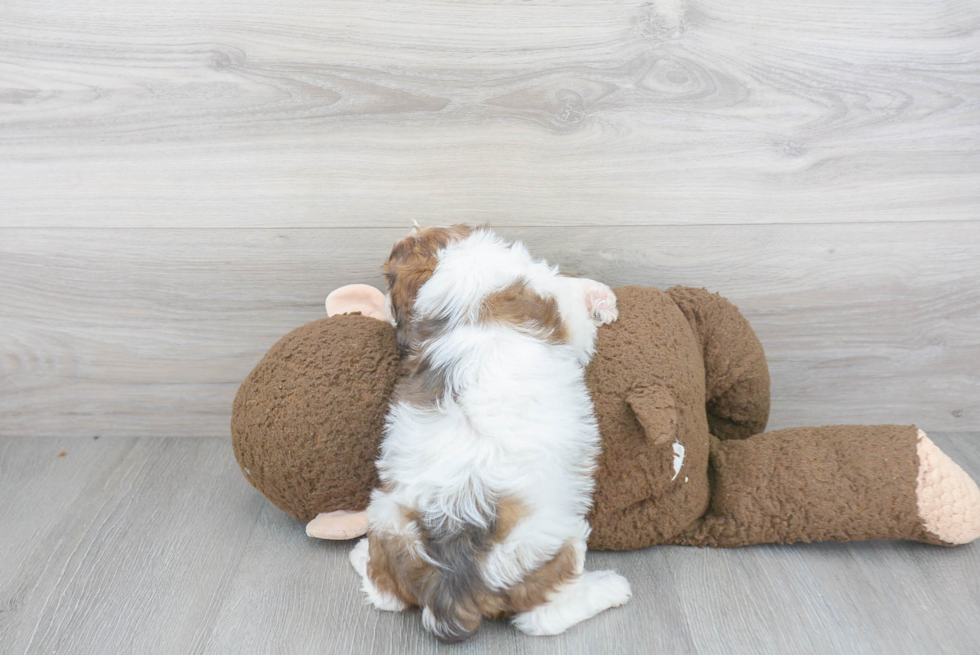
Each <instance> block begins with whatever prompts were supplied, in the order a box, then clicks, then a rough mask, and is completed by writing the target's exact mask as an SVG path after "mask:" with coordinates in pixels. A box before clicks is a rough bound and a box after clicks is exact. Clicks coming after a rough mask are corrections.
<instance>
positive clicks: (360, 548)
mask: <svg viewBox="0 0 980 655" xmlns="http://www.w3.org/2000/svg"><path fill="white" fill-rule="evenodd" d="M349 557H350V563H351V566H353V567H354V570H355V571H357V572H358V574H359V575H360V576H361V577H362V578H366V577H367V564H368V557H369V555H368V540H367V537H364V538H363V539H361V540H360V541H358V542H357V543H356V544H355V545H354V548H352V549H351V551H350V555H349Z"/></svg>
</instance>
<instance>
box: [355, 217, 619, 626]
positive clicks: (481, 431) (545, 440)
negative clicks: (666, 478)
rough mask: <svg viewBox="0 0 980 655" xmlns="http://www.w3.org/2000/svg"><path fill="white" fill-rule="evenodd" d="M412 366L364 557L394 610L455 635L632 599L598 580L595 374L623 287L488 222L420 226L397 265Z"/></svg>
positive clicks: (388, 444) (367, 571) (401, 320)
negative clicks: (543, 253)
mask: <svg viewBox="0 0 980 655" xmlns="http://www.w3.org/2000/svg"><path fill="white" fill-rule="evenodd" d="M384 273H385V277H386V279H387V282H388V293H389V298H390V306H391V307H390V311H391V318H392V321H393V323H394V324H395V325H396V327H397V329H398V339H399V343H400V345H401V347H402V349H403V353H404V362H405V366H406V367H407V371H406V374H405V375H404V376H403V377H402V379H401V380H400V381H399V382H398V384H397V386H396V387H395V390H394V396H393V400H392V403H391V406H390V408H389V412H388V416H387V419H386V425H385V433H384V440H383V443H382V446H381V455H380V458H379V460H378V462H377V466H378V471H379V475H380V479H381V485H380V488H379V489H376V490H375V491H374V492H373V494H372V497H371V503H370V505H369V507H368V510H367V511H368V521H369V529H368V537H367V538H365V539H362V540H361V541H360V542H359V543H358V544H357V546H355V548H354V549H353V551H351V563H352V564H353V565H354V568H355V569H356V570H357V572H358V573H360V575H361V576H362V578H363V584H362V587H363V589H364V591H365V593H366V594H367V596H368V598H369V599H370V600H371V601H372V602H373V603H374V604H375V605H376V606H377V607H378V608H380V609H384V610H394V611H399V610H403V609H406V608H408V607H410V606H413V605H418V606H421V607H422V608H423V611H422V622H423V625H424V626H425V628H426V629H427V630H428V631H429V632H431V633H433V634H434V635H435V636H436V637H438V638H439V639H441V640H443V641H459V640H462V639H466V638H467V637H469V636H471V635H472V634H473V633H474V632H476V630H477V629H478V627H479V625H480V621H481V619H482V618H498V617H503V616H512V622H513V624H514V625H515V626H516V627H517V628H519V629H520V630H522V631H524V632H526V633H528V634H535V635H546V634H557V633H559V632H562V631H564V630H565V629H567V628H568V627H570V626H572V625H574V624H576V623H578V622H580V621H583V620H585V619H587V618H589V617H591V616H594V615H596V614H598V613H599V612H601V611H603V610H605V609H608V608H610V607H616V606H618V605H622V604H623V603H625V602H626V601H627V600H629V598H630V586H629V583H628V582H627V581H626V579H625V578H623V577H622V576H620V575H618V574H616V573H615V572H613V571H599V572H585V571H584V570H583V564H584V561H585V549H586V539H587V538H588V535H589V531H590V528H589V525H588V523H587V522H586V520H585V516H586V514H587V512H588V510H589V508H590V505H591V502H592V492H593V477H592V473H593V468H594V465H595V460H596V456H597V454H598V450H599V431H598V426H597V424H596V420H595V416H594V413H593V408H592V403H591V400H590V398H589V393H588V390H587V389H586V386H585V381H584V367H585V365H586V364H587V363H588V362H589V359H590V358H591V357H592V354H593V349H594V342H595V336H596V329H597V326H599V325H601V324H603V323H608V322H611V321H613V320H615V318H616V315H617V312H616V298H615V296H614V295H613V293H612V291H610V289H609V287H607V286H605V285H603V284H600V283H598V282H594V281H592V280H586V279H582V278H574V277H566V276H563V275H561V274H560V273H559V272H558V269H557V268H554V267H551V266H549V265H548V264H547V263H546V262H544V261H540V260H535V259H533V258H532V257H531V255H530V254H529V253H528V251H527V250H526V249H525V247H524V246H523V245H522V244H521V243H516V242H515V243H508V242H505V241H504V240H502V239H501V238H500V237H498V236H497V235H496V234H494V233H493V232H491V231H490V230H489V229H487V228H475V229H473V228H469V227H466V226H462V225H456V226H453V227H449V228H427V229H417V230H416V231H415V232H414V233H413V234H412V235H410V236H409V237H407V238H405V239H403V240H402V241H400V242H398V243H397V244H396V245H395V247H394V248H393V249H392V252H391V257H390V258H389V259H388V262H387V264H385V267H384Z"/></svg>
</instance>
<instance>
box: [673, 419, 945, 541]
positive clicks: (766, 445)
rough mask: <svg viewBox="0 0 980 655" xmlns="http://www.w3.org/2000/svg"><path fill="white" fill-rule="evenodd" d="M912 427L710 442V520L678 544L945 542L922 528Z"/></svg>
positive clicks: (805, 431) (806, 431) (834, 429)
mask: <svg viewBox="0 0 980 655" xmlns="http://www.w3.org/2000/svg"><path fill="white" fill-rule="evenodd" d="M917 441H918V438H917V431H916V428H915V426H909V425H830V426H824V427H816V428H791V429H788V430H776V431H775V432H767V433H765V434H760V435H756V436H754V437H752V438H751V439H747V440H744V441H725V442H722V441H718V440H717V439H715V440H714V442H713V444H712V449H711V464H712V474H711V477H712V495H711V507H710V509H709V510H708V514H707V515H706V516H705V517H704V518H702V519H699V520H698V521H697V523H696V524H695V525H694V526H693V527H692V528H691V529H690V530H688V531H686V532H685V533H684V534H683V535H680V536H679V537H678V538H677V539H675V540H673V543H678V544H687V545H694V546H744V545H747V544H758V543H793V542H796V541H831V540H833V541H854V540H863V539H911V540H915V541H926V542H929V543H934V544H941V543H942V542H941V541H940V540H938V539H936V538H935V537H934V536H932V535H929V534H928V533H927V532H926V531H925V529H924V528H923V526H922V521H921V519H919V517H918V509H917V507H916V497H915V485H916V477H917V475H918V471H919V458H918V455H917V454H916V443H917Z"/></svg>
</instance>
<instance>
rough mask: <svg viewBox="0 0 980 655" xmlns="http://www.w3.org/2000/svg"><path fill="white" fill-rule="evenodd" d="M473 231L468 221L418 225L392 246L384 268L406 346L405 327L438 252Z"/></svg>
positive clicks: (400, 342)
mask: <svg viewBox="0 0 980 655" xmlns="http://www.w3.org/2000/svg"><path fill="white" fill-rule="evenodd" d="M472 233H473V228H471V227H469V226H468V225H452V226H450V227H426V228H417V229H416V231H415V233H414V234H411V235H409V236H407V237H405V238H404V239H402V240H401V241H399V242H398V243H396V244H395V246H394V247H393V248H392V249H391V254H390V255H389V256H388V261H387V262H385V265H384V268H383V271H384V276H385V281H386V282H387V284H388V292H389V293H390V294H391V305H392V310H393V312H394V315H395V323H396V325H397V327H398V332H399V344H400V345H402V347H405V346H406V345H407V344H406V343H404V342H403V335H402V330H403V328H404V327H405V326H406V325H407V324H408V322H409V321H411V317H412V308H413V307H414V306H415V299H416V297H417V296H418V293H419V289H421V288H422V285H423V284H425V283H426V282H428V281H429V279H430V278H431V277H432V274H433V273H434V272H435V270H436V264H438V263H439V260H438V259H437V258H436V254H437V253H438V252H439V251H440V250H442V249H443V248H445V247H446V246H448V245H449V244H451V243H455V242H457V241H461V240H463V239H465V238H466V237H468V236H469V235H470V234H472Z"/></svg>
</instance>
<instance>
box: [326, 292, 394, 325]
mask: <svg viewBox="0 0 980 655" xmlns="http://www.w3.org/2000/svg"><path fill="white" fill-rule="evenodd" d="M325 304H326V306H327V316H333V315H335V314H352V313H354V312H360V313H361V314H363V315H364V316H370V317H371V318H376V319H378V320H379V321H388V322H389V323H390V322H391V316H390V314H389V312H388V301H387V299H386V298H385V295H384V294H383V293H381V292H380V291H378V290H377V289H375V288H374V287H372V286H371V285H369V284H348V285H347V286H345V287H340V288H339V289H335V290H334V291H333V292H331V294H330V295H329V296H327V301H326V303H325Z"/></svg>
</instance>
